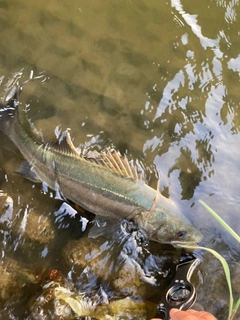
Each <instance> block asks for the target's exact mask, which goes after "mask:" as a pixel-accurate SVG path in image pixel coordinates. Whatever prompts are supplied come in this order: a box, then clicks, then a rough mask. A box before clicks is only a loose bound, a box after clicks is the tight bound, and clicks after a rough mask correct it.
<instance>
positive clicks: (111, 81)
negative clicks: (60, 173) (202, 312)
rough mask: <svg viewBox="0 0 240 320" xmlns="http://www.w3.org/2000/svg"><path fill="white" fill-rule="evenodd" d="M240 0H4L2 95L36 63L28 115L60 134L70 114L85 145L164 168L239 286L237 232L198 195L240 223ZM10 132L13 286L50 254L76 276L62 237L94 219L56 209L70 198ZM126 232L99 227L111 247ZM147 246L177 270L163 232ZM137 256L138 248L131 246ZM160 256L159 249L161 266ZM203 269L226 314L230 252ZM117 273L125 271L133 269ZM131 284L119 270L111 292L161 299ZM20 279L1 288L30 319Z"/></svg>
mask: <svg viewBox="0 0 240 320" xmlns="http://www.w3.org/2000/svg"><path fill="white" fill-rule="evenodd" d="M239 14H240V7H239V1H217V0H216V1H211V2H210V1H198V2H196V3H194V5H193V3H192V1H189V0H188V1H178V0H172V1H166V2H161V1H154V0H149V1H146V0H145V1H131V0H129V1H128V0H125V1H117V0H111V1H104V2H103V3H102V2H98V3H96V1H95V2H93V3H91V2H89V1H71V4H69V3H67V2H65V1H54V0H53V1H41V2H39V3H36V2H32V1H24V2H22V3H20V2H18V3H16V2H15V1H11V0H10V1H9V0H8V1H1V4H0V26H1V28H0V33H1V50H0V83H1V88H0V97H1V98H2V99H3V100H4V99H5V98H6V96H7V94H8V93H9V91H10V88H12V87H13V85H14V83H16V81H17V80H18V81H19V82H23V81H25V80H28V79H29V78H30V76H31V77H32V78H34V80H33V81H31V82H29V83H28V84H26V85H25V87H24V92H23V93H22V95H21V102H22V105H21V106H22V107H23V108H25V111H26V113H23V112H22V113H21V115H20V116H21V118H22V119H25V118H26V117H27V118H28V119H29V120H30V121H31V122H32V123H33V124H34V126H35V127H36V128H37V130H39V131H41V132H42V133H43V136H44V139H45V140H48V139H52V138H53V137H54V130H55V128H56V127H57V126H58V125H60V126H61V128H62V129H63V130H65V129H66V128H71V135H72V137H73V139H74V144H75V145H76V146H88V145H92V144H94V145H97V146H98V147H100V148H104V147H107V146H115V147H116V148H117V149H119V150H120V151H121V152H122V153H126V154H128V156H129V158H135V159H138V160H139V161H141V162H142V163H143V165H144V167H145V176H146V180H147V181H148V183H149V184H150V185H151V186H153V187H155V186H156V185H157V180H158V174H159V175H160V177H161V184H160V190H161V192H162V193H163V194H164V195H165V196H168V197H170V198H171V199H172V200H173V201H175V202H176V203H177V204H178V205H179V207H180V208H181V210H182V211H183V212H184V214H185V215H186V216H187V217H188V218H189V220H190V221H191V222H192V223H193V224H194V225H195V226H196V227H197V228H198V229H199V230H200V231H201V232H202V233H203V235H204V241H203V242H204V244H205V245H206V246H208V247H211V248H214V249H215V250H217V251H218V252H219V253H220V254H222V255H223V256H224V257H225V258H226V259H227V261H228V262H229V264H230V267H231V270H232V276H233V280H234V282H233V286H234V294H235V297H236V298H237V297H239V293H240V291H239V288H240V285H239V278H240V267H239V254H240V249H239V244H238V243H236V241H235V240H233V239H232V238H231V237H230V236H229V235H228V234H227V233H226V232H225V231H224V230H223V229H222V228H221V227H220V226H219V225H218V224H217V222H215V221H214V220H213V219H212V218H211V217H209V215H208V213H207V212H206V211H205V210H204V208H203V207H201V205H200V204H199V203H198V200H199V199H202V200H204V201H205V202H206V203H207V204H208V205H210V206H211V207H212V208H213V209H214V210H216V211H217V212H218V213H219V214H220V215H221V217H222V218H223V219H224V220H225V221H226V222H227V223H228V224H229V225H230V226H231V227H232V228H233V229H234V230H235V231H236V232H237V233H238V234H240V223H239V209H238V207H239V206H238V205H239V202H240V198H239V189H240V180H239V174H238V173H239V171H240V161H239V159H240V149H239V145H240V135H239V128H240V118H239V98H240V94H239V72H240V58H239V57H240V55H239V54H240V53H239V34H240V24H239ZM25 105H27V106H26V107H25ZM1 140H2V143H1V150H2V152H1V153H0V168H1V169H0V182H1V189H2V190H3V192H4V193H7V194H8V195H9V196H10V197H11V198H12V199H13V209H12V211H11V210H9V211H8V212H7V213H6V212H5V211H3V212H4V214H3V216H2V218H1V220H0V223H1V240H2V245H1V252H2V266H3V267H2V271H1V278H2V279H5V280H6V288H10V287H11V290H12V291H13V292H14V290H15V291H18V292H20V293H19V294H20V295H22V294H23V293H22V292H23V289H21V285H19V284H18V283H17V284H16V283H15V282H14V281H12V279H13V278H15V275H16V272H17V271H16V270H18V269H20V270H22V269H23V268H26V269H28V275H29V274H30V275H31V273H32V274H34V275H36V274H39V273H41V271H42V270H43V269H44V268H49V269H61V270H60V271H61V272H62V273H63V274H64V276H67V275H68V277H70V275H69V272H70V271H69V270H70V269H69V268H71V267H70V266H69V261H68V260H69V257H67V258H66V257H65V256H64V254H63V250H64V248H66V246H67V245H68V246H71V243H72V242H71V241H76V240H78V239H79V238H81V236H82V223H81V221H79V220H80V218H79V215H76V216H74V217H69V216H68V213H67V212H66V211H64V210H63V211H60V214H58V213H59V210H62V209H59V208H60V207H61V202H60V201H59V200H55V199H54V196H55V195H54V193H51V192H50V191H49V192H48V193H46V194H44V192H43V191H41V186H33V185H32V183H31V182H29V181H27V180H24V179H23V178H21V177H18V176H16V175H15V174H14V173H13V171H14V169H16V168H17V167H18V165H19V163H20V162H21V159H22V157H21V155H20V153H19V151H18V150H17V149H16V147H15V146H13V144H12V143H11V142H10V141H9V140H8V138H7V137H5V136H3V135H1ZM31 224H32V225H31ZM29 225H30V227H29ZM36 225H37V226H38V228H36V227H35V226H36ZM28 227H29V228H28ZM37 230H38V231H39V233H38V232H37ZM43 234H44V236H43ZM101 236H102V235H101ZM83 238H84V237H83ZM81 239H82V238H81ZM85 239H86V240H85V241H88V240H87V239H88V237H85ZM127 239H128V240H127ZM127 239H126V243H125V242H124V243H122V244H121V245H122V246H123V247H124V245H125V246H127V248H128V246H130V247H131V248H132V244H131V245H130V244H129V241H130V240H131V237H130V240H129V238H127ZM115 240H116V243H114V242H111V241H112V240H111V238H110V239H109V238H106V239H101V240H99V241H100V243H99V246H100V247H101V245H102V244H104V243H106V241H108V242H109V243H108V245H109V247H108V246H107V245H105V246H104V247H101V249H100V253H101V259H102V260H101V259H100V260H101V261H105V260H104V258H105V259H107V257H108V254H110V253H111V252H114V250H115V249H111V248H115V246H118V241H117V239H115ZM80 246H81V244H80ZM83 246H87V244H86V243H85V244H83ZM89 246H90V245H89ZM73 247H74V246H73ZM121 248H122V247H121ZM134 248H135V250H136V247H134ZM62 249H63V250H62ZM65 250H66V249H65ZM94 250H98V249H97V248H95V249H94ZM129 250H130V249H129V248H128V251H129ZM139 250H140V249H139ZM148 250H153V251H150V253H151V254H153V256H154V257H155V258H154V259H155V260H156V259H157V261H158V262H157V266H158V268H159V269H160V270H161V271H163V272H165V271H166V270H169V268H170V269H171V270H173V268H174V266H175V263H176V260H177V258H178V253H176V252H175V251H173V252H171V250H170V252H169V249H167V250H165V248H162V247H160V248H159V247H157V246H156V248H154V245H153V244H151V245H150V249H148ZM154 250H155V251H154ZM156 250H158V254H156ZM94 252H95V251H94ZM144 252H145V253H144V254H143V256H141V258H139V259H140V260H138V265H141V268H140V269H141V270H142V269H143V270H145V271H146V268H145V269H144V264H143V263H144V261H145V262H146V259H147V257H148V255H149V256H151V254H147V251H144ZM153 252H155V253H153ZM159 252H161V254H159ZM105 255H106V257H105ZM94 257H95V256H94ZM117 257H118V258H119V256H117ZM117 257H112V256H111V258H112V259H113V260H112V261H118V262H119V260H118V258H117ZM135 258H136V257H135ZM114 259H115V260H114ZM119 259H120V258H119ZM128 259H130V260H131V259H134V257H132V256H131V254H130V255H128ZM149 259H150V258H149ZM154 259H153V260H154ZM150 260H151V259H150ZM155 260H154V261H155ZM169 260H171V261H169ZM90 261H92V260H91V259H90ZM93 261H95V260H93ZM110 261H111V260H110ZM131 261H132V260H131ZM148 261H149V260H148ZM166 261H167V263H168V264H167V267H166V266H165V263H166ZM75 262H76V261H75ZM96 263H97V262H96ZM102 263H103V264H104V262H102ZM113 263H114V262H113ZM115 263H117V262H115ZM154 263H155V262H154ZM154 263H153V261H152V260H151V263H150V266H152V265H153V264H154ZM9 264H10V266H11V268H10V269H9V268H8V267H6V265H7V266H8V265H9ZM142 264H143V265H142ZM70 265H71V263H70ZM96 265H97V264H96ZM129 265H131V263H129ZM169 265H170V266H169ZM74 266H75V265H74ZM146 266H148V264H147V262H146ZM74 268H75V267H74ZM78 268H79V270H78V271H76V273H74V272H75V270H73V271H74V272H73V273H74V274H76V278H74V277H73V279H74V281H75V282H77V281H78V274H81V275H82V277H84V275H86V272H85V273H84V272H83V271H84V270H83V267H81V266H80V267H79V266H78ZM88 268H90V266H88ZM96 268H97V267H96ZM112 268H113V269H111V268H110V270H115V269H114V266H113V267H112ZM138 268H139V267H138ZM29 269H30V270H31V272H30V271H29ZM140 269H139V270H140ZM153 269H154V268H153ZM6 270H11V272H12V273H11V272H10V271H9V273H7V272H6ZM93 271H94V270H93V269H91V272H92V273H91V272H89V279H86V278H85V279H83V278H81V281H82V282H81V283H82V286H80V287H81V289H82V290H85V291H87V292H91V291H93V290H95V289H96V288H97V285H96V281H95V280H96V279H95V278H94V277H95V276H94V272H93ZM115 271H116V270H115ZM126 272H127V271H126ZM128 272H132V271H129V270H128ZM154 272H157V270H155V269H154V271H153V274H154V275H155V273H154ZM213 273H214V277H213V276H212V275H213ZM198 274H199V276H198V278H199V279H198V280H197V279H196V283H198V288H197V291H198V303H199V304H201V305H202V307H203V308H204V309H206V310H208V311H210V312H212V313H214V314H215V315H216V316H217V317H218V319H225V318H226V316H225V315H226V310H227V309H226V305H227V303H228V293H227V286H226V283H225V279H224V276H223V272H222V269H221V267H220V265H219V262H218V261H216V260H215V258H213V257H212V256H210V255H208V254H205V255H204V262H203V264H202V265H201V267H200V268H199V272H198ZM30 275H29V277H30V278H31V276H30ZM90 275H92V277H90ZM8 277H9V278H8ZM115 278H117V279H120V280H119V282H122V283H124V280H123V279H125V277H123V276H122V278H121V275H120V276H119V274H118V275H116V276H115ZM136 278H137V276H136ZM9 279H10V280H11V281H12V282H13V283H12V284H11V282H10V280H9ZM24 279H25V278H24ZM134 279H135V278H134ZM90 280H91V281H90ZM105 280H106V279H105ZM105 280H104V281H105ZM107 280H108V281H110V280H109V279H107ZM145 280H146V279H145ZM158 280H159V279H158ZM2 281H3V280H2ZM22 281H23V284H22V287H23V288H26V291H27V292H30V293H31V294H32V296H33V297H36V295H37V292H39V291H40V289H39V288H37V289H36V287H35V286H34V285H33V284H32V280H31V281H30V280H29V283H30V284H29V285H26V281H25V280H22ZM24 281H25V282H24ZM108 281H105V282H108ZM162 281H163V280H162V279H160V280H159V283H162ZM105 282H104V283H105ZM143 282H144V281H143ZM145 282H146V281H145ZM21 283H22V282H21ZM88 284H91V285H89V286H88ZM98 284H99V283H98ZM148 285H149V284H148ZM110 286H111V284H110ZM124 286H125V287H126V288H128V289H127V290H126V292H122V291H123V289H122V288H121V289H119V287H117V285H116V284H114V285H113V287H114V288H112V287H111V288H110V289H106V291H107V292H108V294H109V296H110V295H111V293H112V292H113V293H112V295H113V296H114V294H118V295H119V296H121V297H122V296H124V295H130V296H131V295H132V296H134V294H135V295H136V296H138V297H139V296H142V297H144V298H145V299H150V300H154V298H153V297H149V296H147V295H145V293H146V292H149V287H147V286H146V288H145V289H142V290H137V289H136V288H138V287H139V285H138V284H136V283H135V284H134V283H131V285H129V284H124ZM140 287H141V286H140ZM12 288H13V289H12ZM16 288H17V289H16ZM141 288H144V285H143V287H141ZM78 289H79V288H78ZM158 289H159V290H160V289H161V288H158ZM11 290H10V289H9V290H8V289H6V292H5V296H4V294H2V299H3V298H4V299H3V301H4V302H3V303H2V316H3V315H4V317H5V318H4V319H7V317H9V318H11V317H12V318H13V317H15V318H16V319H18V318H19V319H25V318H26V317H27V316H28V315H25V314H24V311H23V310H25V309H29V308H30V307H29V305H31V302H29V299H25V300H26V301H25V300H24V299H23V298H22V300H21V301H24V302H22V305H19V304H17V303H15V301H14V298H12V299H11V297H14V295H13V294H12V291H11ZM21 290H22V291H21ZM134 290H135V291H134ZM161 290H162V289H161ZM161 290H160V291H159V292H162V291H161ZM116 292H117V293H116ZM31 294H29V295H30V296H31ZM156 294H157V293H155V292H154V295H155V296H156ZM21 297H22V296H21ZM6 301H7V302H6ZM24 303H25V304H24ZM23 306H24V307H23ZM12 318H11V319H12ZM46 319H47V318H46Z"/></svg>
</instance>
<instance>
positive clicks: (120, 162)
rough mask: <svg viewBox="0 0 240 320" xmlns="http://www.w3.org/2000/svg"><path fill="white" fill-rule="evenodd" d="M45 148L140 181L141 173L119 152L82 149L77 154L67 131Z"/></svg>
mask: <svg viewBox="0 0 240 320" xmlns="http://www.w3.org/2000/svg"><path fill="white" fill-rule="evenodd" d="M45 146H46V148H47V149H54V150H55V151H57V152H59V153H62V154H63V155H70V156H73V157H76V158H79V159H80V158H82V159H84V160H86V161H89V162H93V163H95V164H97V165H99V166H103V167H105V168H107V169H108V170H110V171H112V172H114V173H116V174H119V175H121V176H123V177H126V178H131V179H133V180H135V181H137V180H138V181H142V172H141V171H139V170H138V169H137V166H136V165H135V164H134V162H133V161H130V162H129V161H128V159H127V157H126V156H121V154H120V152H118V151H116V150H115V149H109V148H108V149H106V150H104V151H102V152H98V151H96V150H90V149H84V150H83V151H82V152H81V153H79V152H78V151H77V149H76V148H75V146H74V145H73V143H72V139H71V136H70V133H69V132H68V130H66V131H64V132H63V133H62V134H61V135H60V137H59V138H58V139H57V140H54V141H49V142H47V143H46V145H45Z"/></svg>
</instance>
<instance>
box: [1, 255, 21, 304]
mask: <svg viewBox="0 0 240 320" xmlns="http://www.w3.org/2000/svg"><path fill="white" fill-rule="evenodd" d="M19 270H20V266H19V265H18V263H17V262H16V261H15V260H12V259H5V260H4V262H3V263H2V264H1V265H0V283H1V290H0V299H1V300H2V301H6V300H9V299H11V298H14V297H15V296H16V294H17V292H18V282H17V279H16V274H17V273H18V272H19Z"/></svg>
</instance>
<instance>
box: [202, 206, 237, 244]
mask: <svg viewBox="0 0 240 320" xmlns="http://www.w3.org/2000/svg"><path fill="white" fill-rule="evenodd" d="M198 201H199V202H200V203H201V204H202V205H203V206H204V207H205V209H207V210H208V212H209V213H210V214H211V215H212V216H213V217H214V218H215V219H216V220H217V221H218V223H220V224H221V226H222V227H223V228H224V229H225V230H227V231H228V232H229V233H230V234H231V235H232V236H233V238H234V239H236V240H237V241H238V242H239V243H240V237H239V235H238V234H236V232H235V231H233V229H232V228H231V227H229V225H228V224H227V223H226V222H225V221H224V220H223V219H222V218H221V217H220V216H219V215H218V214H217V213H216V212H215V211H214V210H213V209H212V208H210V207H209V206H208V205H207V204H206V203H205V202H204V201H202V200H198Z"/></svg>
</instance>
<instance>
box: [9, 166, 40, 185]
mask: <svg viewBox="0 0 240 320" xmlns="http://www.w3.org/2000/svg"><path fill="white" fill-rule="evenodd" d="M14 172H15V173H17V174H19V175H20V176H22V177H24V178H27V179H29V180H31V181H32V182H35V183H39V182H42V181H41V180H40V179H39V178H38V176H37V174H36V173H35V171H34V169H33V166H32V165H31V164H30V163H28V162H27V161H23V162H22V163H21V164H20V167H19V168H18V170H16V171H14Z"/></svg>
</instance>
